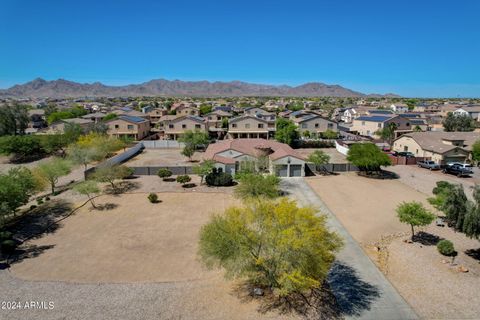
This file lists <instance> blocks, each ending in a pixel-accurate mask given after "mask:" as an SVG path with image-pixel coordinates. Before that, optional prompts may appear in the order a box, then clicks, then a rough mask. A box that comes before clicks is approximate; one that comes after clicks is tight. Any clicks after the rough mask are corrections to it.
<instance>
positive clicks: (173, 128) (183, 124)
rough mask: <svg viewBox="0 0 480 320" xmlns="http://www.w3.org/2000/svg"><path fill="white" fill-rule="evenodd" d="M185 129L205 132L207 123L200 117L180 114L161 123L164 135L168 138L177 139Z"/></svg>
mask: <svg viewBox="0 0 480 320" xmlns="http://www.w3.org/2000/svg"><path fill="white" fill-rule="evenodd" d="M187 130H190V131H203V132H207V123H206V122H205V119H204V118H202V117H198V116H180V117H176V118H173V119H171V120H169V121H166V122H165V123H164V125H163V131H164V136H165V138H166V139H168V140H177V139H178V137H179V136H181V135H182V134H184V133H185V131H187Z"/></svg>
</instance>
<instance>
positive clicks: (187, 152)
mask: <svg viewBox="0 0 480 320" xmlns="http://www.w3.org/2000/svg"><path fill="white" fill-rule="evenodd" d="M180 153H181V154H182V155H183V156H185V157H187V158H188V159H189V160H192V156H193V155H194V154H195V149H194V148H193V146H191V145H188V144H187V145H185V147H183V149H182V151H181V152H180Z"/></svg>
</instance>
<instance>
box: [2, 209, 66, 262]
mask: <svg viewBox="0 0 480 320" xmlns="http://www.w3.org/2000/svg"><path fill="white" fill-rule="evenodd" d="M71 212H72V204H71V203H70V202H67V201H65V200H52V201H49V202H47V203H45V204H43V205H41V206H39V207H37V208H35V209H32V210H30V211H28V212H27V213H25V214H23V215H21V216H19V217H17V218H16V219H14V220H13V221H11V222H10V223H9V224H8V225H7V226H6V228H5V229H6V230H8V231H10V232H12V233H13V239H14V240H15V241H16V242H17V243H19V244H20V245H19V246H18V247H17V248H16V249H15V251H14V252H13V253H11V254H10V255H9V260H10V261H11V263H16V262H20V261H22V260H24V259H28V258H34V257H37V256H39V255H40V254H42V253H43V252H44V251H46V250H49V249H51V248H53V245H45V246H36V245H31V244H28V243H24V241H27V240H29V239H35V238H40V237H42V236H44V235H45V234H48V233H52V232H55V231H56V230H57V229H58V228H60V221H61V220H63V219H64V218H66V217H67V216H68V215H69V214H70V213H71Z"/></svg>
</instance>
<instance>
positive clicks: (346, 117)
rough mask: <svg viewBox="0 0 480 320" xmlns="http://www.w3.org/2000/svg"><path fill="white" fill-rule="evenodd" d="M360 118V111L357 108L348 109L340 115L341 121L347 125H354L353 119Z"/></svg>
mask: <svg viewBox="0 0 480 320" xmlns="http://www.w3.org/2000/svg"><path fill="white" fill-rule="evenodd" d="M357 117H358V111H357V110H356V109H355V108H346V109H345V110H344V111H343V112H342V113H340V120H341V121H343V122H345V123H352V121H353V119H355V118H357Z"/></svg>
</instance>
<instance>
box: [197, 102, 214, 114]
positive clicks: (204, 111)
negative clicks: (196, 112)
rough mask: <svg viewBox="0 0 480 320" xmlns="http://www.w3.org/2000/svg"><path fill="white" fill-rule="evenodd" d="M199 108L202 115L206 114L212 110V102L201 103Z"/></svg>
mask: <svg viewBox="0 0 480 320" xmlns="http://www.w3.org/2000/svg"><path fill="white" fill-rule="evenodd" d="M199 109H200V115H204V114H207V113H210V112H212V106H211V105H210V104H201V105H200V108H199Z"/></svg>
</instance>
